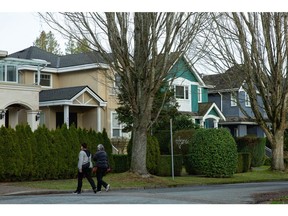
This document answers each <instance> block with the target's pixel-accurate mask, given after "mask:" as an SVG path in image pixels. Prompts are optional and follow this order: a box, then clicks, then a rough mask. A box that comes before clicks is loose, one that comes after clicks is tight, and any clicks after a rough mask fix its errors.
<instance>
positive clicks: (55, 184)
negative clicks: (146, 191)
mask: <svg viewBox="0 0 288 216" xmlns="http://www.w3.org/2000/svg"><path fill="white" fill-rule="evenodd" d="M93 179H94V180H95V181H96V177H94V178H93ZM104 180H105V181H106V182H107V183H109V184H110V185H111V188H113V189H121V188H139V187H140V188H151V187H152V188H153V187H176V186H185V185H205V184H228V183H247V182H262V181H278V180H281V181H286V180H288V173H287V172H278V171H271V170H270V169H269V167H268V166H263V167H260V168H257V169H253V170H252V171H250V172H247V173H237V174H234V175H233V177H231V178H208V177H204V176H192V175H187V174H186V173H185V172H183V174H182V176H175V177H174V178H172V176H169V177H159V176H151V177H150V178H142V177H140V176H138V175H136V174H133V173H130V172H125V173H110V174H108V175H107V176H105V177H104ZM13 184H15V185H17V186H24V187H33V188H41V189H54V190H75V188H76V186H77V179H68V180H49V181H32V182H15V183H13ZM83 189H90V185H89V183H88V181H87V180H86V179H84V180H83Z"/></svg>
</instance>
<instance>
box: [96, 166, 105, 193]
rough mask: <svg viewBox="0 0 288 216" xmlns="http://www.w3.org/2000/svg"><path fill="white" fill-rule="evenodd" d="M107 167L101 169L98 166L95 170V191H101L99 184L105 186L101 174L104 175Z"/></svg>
mask: <svg viewBox="0 0 288 216" xmlns="http://www.w3.org/2000/svg"><path fill="white" fill-rule="evenodd" d="M106 170H107V169H103V168H100V167H98V168H97V172H96V178H97V191H101V186H102V185H103V187H104V188H106V187H107V185H108V184H107V183H106V182H105V181H103V176H104V175H105V173H106Z"/></svg>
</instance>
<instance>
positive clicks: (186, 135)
mask: <svg viewBox="0 0 288 216" xmlns="http://www.w3.org/2000/svg"><path fill="white" fill-rule="evenodd" d="M195 131H196V129H188V130H180V131H176V132H175V133H174V135H173V150H174V154H182V155H186V154H188V150H189V143H191V142H190V140H191V139H192V137H193V135H194V133H195Z"/></svg>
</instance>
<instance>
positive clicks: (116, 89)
mask: <svg viewBox="0 0 288 216" xmlns="http://www.w3.org/2000/svg"><path fill="white" fill-rule="evenodd" d="M120 85H121V77H120V75H118V74H115V80H114V81H113V88H112V94H113V95H115V94H117V93H119V88H120Z"/></svg>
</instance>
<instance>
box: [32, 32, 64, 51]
mask: <svg viewBox="0 0 288 216" xmlns="http://www.w3.org/2000/svg"><path fill="white" fill-rule="evenodd" d="M33 45H34V46H37V47H39V48H40V49H42V50H45V51H47V52H50V53H53V54H56V55H61V54H62V53H61V50H60V45H59V43H58V42H57V40H56V38H55V36H54V34H53V33H52V32H51V31H49V32H48V33H46V32H45V31H42V32H41V33H40V36H39V37H37V38H36V40H35V41H34V42H33Z"/></svg>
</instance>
